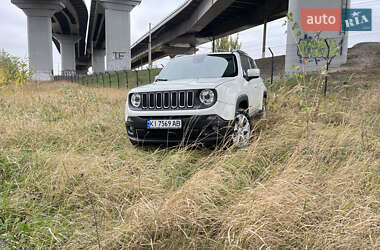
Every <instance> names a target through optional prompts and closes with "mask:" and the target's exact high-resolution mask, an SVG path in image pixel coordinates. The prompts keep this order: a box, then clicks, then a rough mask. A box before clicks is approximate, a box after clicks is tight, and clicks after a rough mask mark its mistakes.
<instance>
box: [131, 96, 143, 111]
mask: <svg viewBox="0 0 380 250" xmlns="http://www.w3.org/2000/svg"><path fill="white" fill-rule="evenodd" d="M131 104H132V106H133V107H135V108H138V107H140V105H141V95H140V94H132V96H131Z"/></svg>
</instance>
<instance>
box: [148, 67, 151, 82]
mask: <svg viewBox="0 0 380 250" xmlns="http://www.w3.org/2000/svg"><path fill="white" fill-rule="evenodd" d="M148 74H149V83H151V76H150V68H148Z"/></svg>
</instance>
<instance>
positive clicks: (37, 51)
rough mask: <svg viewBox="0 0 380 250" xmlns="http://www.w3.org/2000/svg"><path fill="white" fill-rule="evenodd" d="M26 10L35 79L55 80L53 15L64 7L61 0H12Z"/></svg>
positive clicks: (31, 61)
mask: <svg viewBox="0 0 380 250" xmlns="http://www.w3.org/2000/svg"><path fill="white" fill-rule="evenodd" d="M11 2H12V3H13V4H14V5H16V6H17V7H19V8H20V9H22V10H23V11H24V13H25V14H26V16H27V26H28V56H29V67H30V68H31V70H32V71H33V75H32V80H33V81H51V80H53V50H52V49H53V48H52V26H51V17H52V16H53V15H54V13H56V12H57V11H60V10H61V9H63V7H64V5H63V4H62V2H61V1H60V0H12V1H11Z"/></svg>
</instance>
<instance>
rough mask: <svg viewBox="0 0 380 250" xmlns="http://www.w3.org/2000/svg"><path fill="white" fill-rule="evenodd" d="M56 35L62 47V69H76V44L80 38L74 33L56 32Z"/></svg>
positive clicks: (72, 70) (71, 70)
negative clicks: (62, 33)
mask: <svg viewBox="0 0 380 250" xmlns="http://www.w3.org/2000/svg"><path fill="white" fill-rule="evenodd" d="M54 37H55V38H56V39H57V40H58V41H59V44H60V47H61V63H62V71H63V72H64V71H70V72H74V71H76V63H75V44H76V43H77V42H78V41H79V39H80V38H79V37H77V36H72V35H58V34H54Z"/></svg>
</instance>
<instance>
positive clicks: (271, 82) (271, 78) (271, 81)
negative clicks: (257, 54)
mask: <svg viewBox="0 0 380 250" xmlns="http://www.w3.org/2000/svg"><path fill="white" fill-rule="evenodd" d="M268 49H269V51H270V53H271V54H272V72H271V77H270V84H271V85H272V84H273V73H274V53H273V51H272V49H271V48H268Z"/></svg>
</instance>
